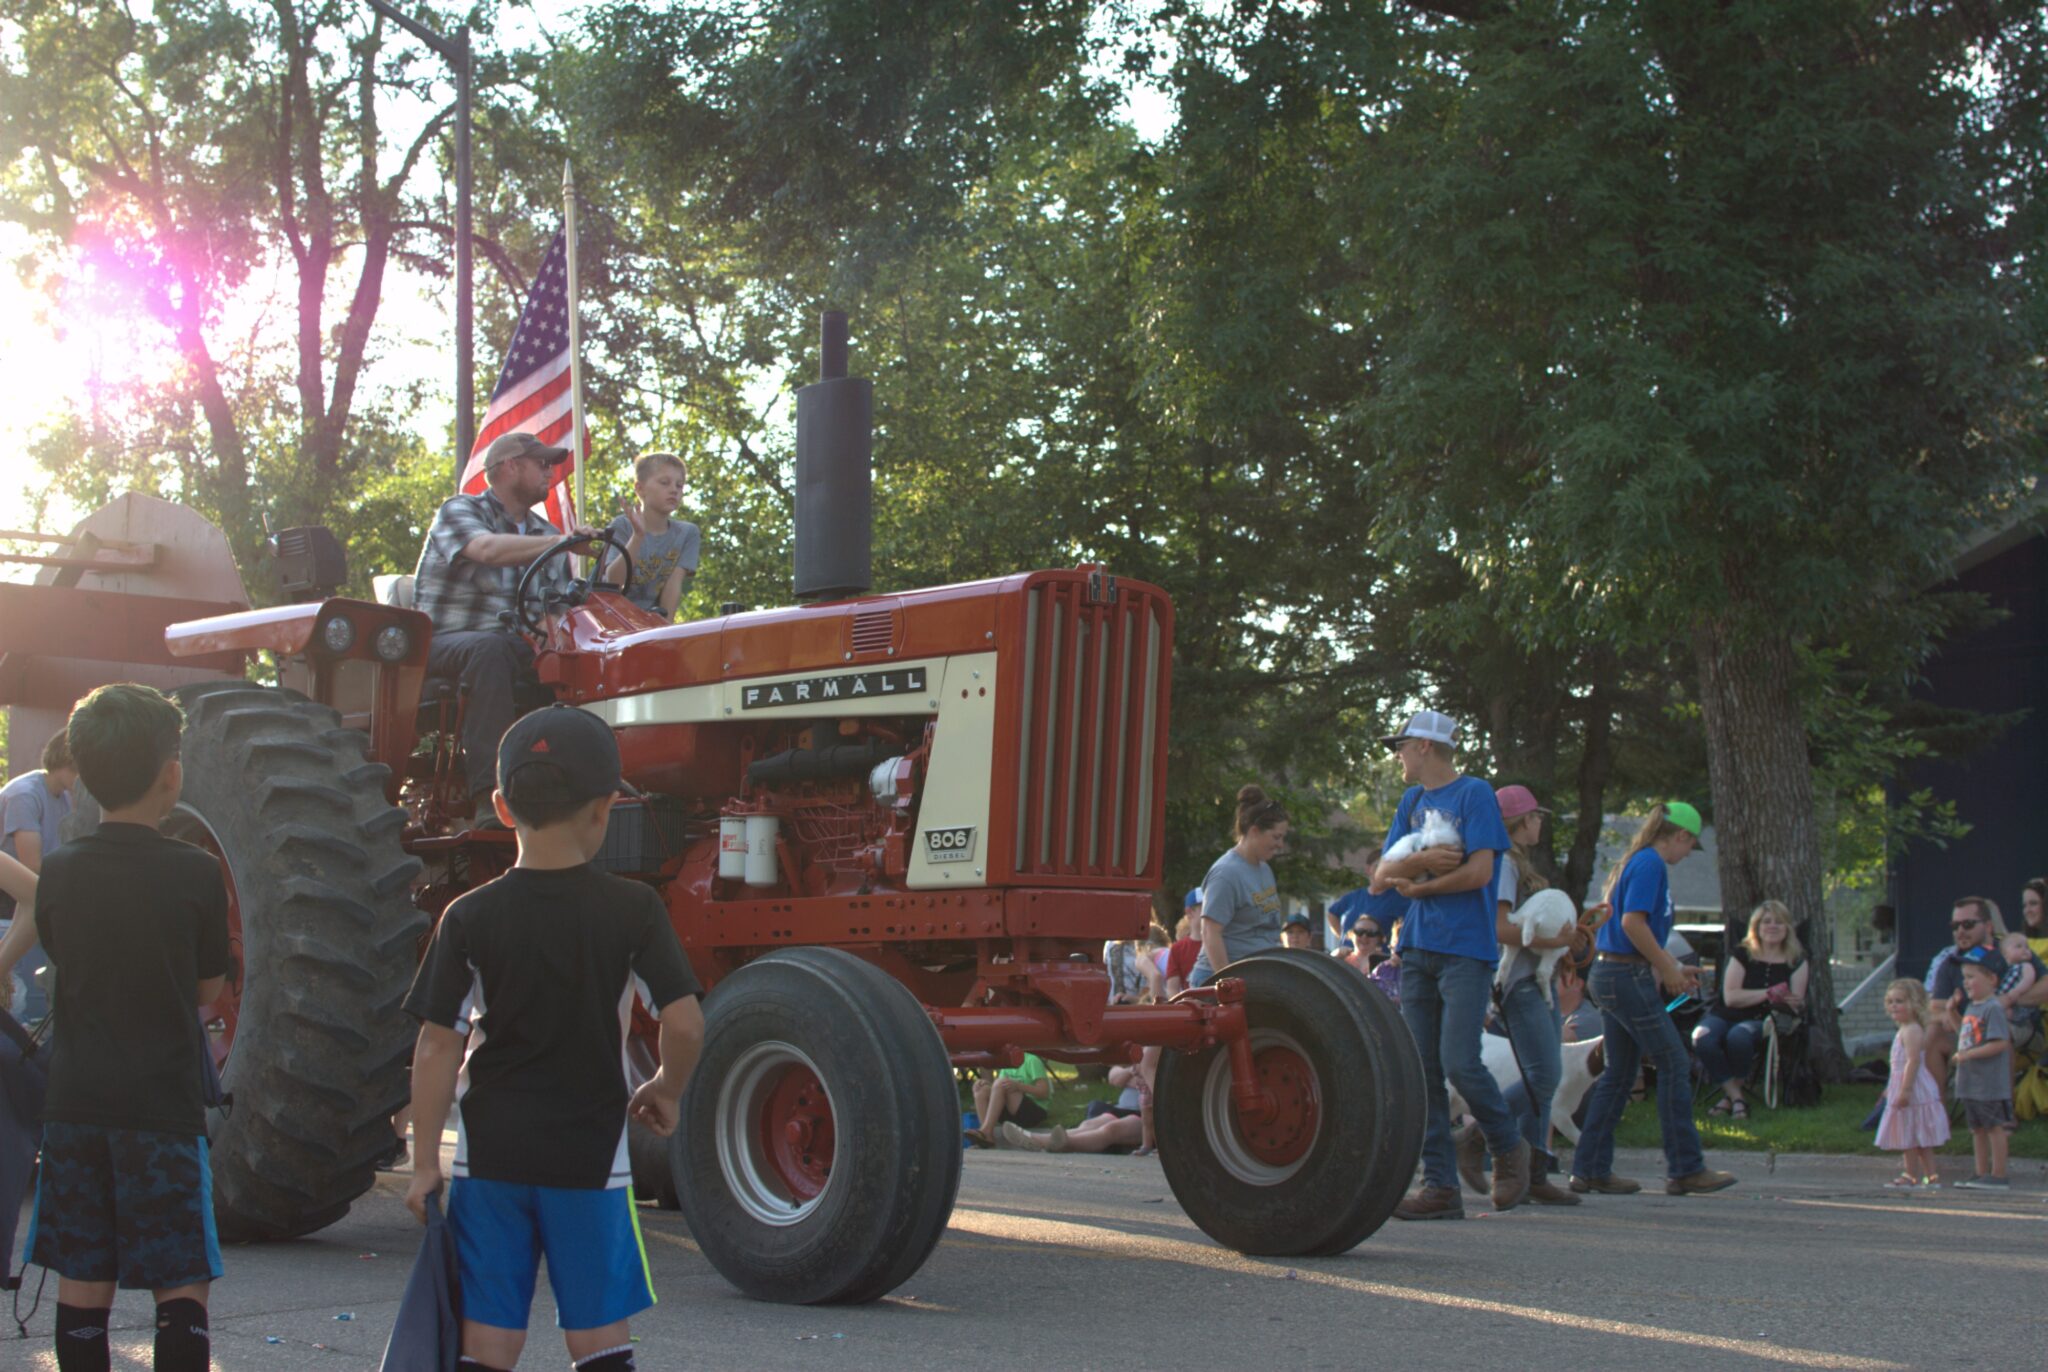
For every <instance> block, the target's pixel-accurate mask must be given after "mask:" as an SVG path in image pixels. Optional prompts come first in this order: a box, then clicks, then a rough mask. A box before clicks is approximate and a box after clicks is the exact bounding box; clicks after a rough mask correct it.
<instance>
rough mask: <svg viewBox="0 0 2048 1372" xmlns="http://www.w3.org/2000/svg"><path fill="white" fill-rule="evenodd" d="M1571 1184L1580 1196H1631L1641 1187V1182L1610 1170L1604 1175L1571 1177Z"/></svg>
mask: <svg viewBox="0 0 2048 1372" xmlns="http://www.w3.org/2000/svg"><path fill="white" fill-rule="evenodd" d="M1571 1185H1572V1190H1574V1191H1576V1192H1578V1193H1579V1194H1580V1195H1582V1196H1585V1195H1598V1196H1633V1195H1634V1194H1635V1193H1636V1192H1638V1191H1640V1190H1642V1189H1643V1184H1642V1183H1641V1182H1639V1181H1631V1180H1629V1179H1628V1178H1627V1177H1617V1176H1615V1175H1614V1174H1613V1173H1612V1172H1609V1173H1608V1174H1607V1175H1606V1176H1604V1177H1573V1178H1572V1182H1571Z"/></svg>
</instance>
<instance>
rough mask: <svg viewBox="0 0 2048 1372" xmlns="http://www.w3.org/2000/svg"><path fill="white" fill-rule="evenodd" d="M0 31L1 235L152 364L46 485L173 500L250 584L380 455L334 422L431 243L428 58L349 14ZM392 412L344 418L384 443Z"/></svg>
mask: <svg viewBox="0 0 2048 1372" xmlns="http://www.w3.org/2000/svg"><path fill="white" fill-rule="evenodd" d="M0 19H4V20H5V21H6V22H7V23H8V25H9V27H10V28H11V29H13V30H14V35H13V36H12V37H11V38H10V41H9V43H8V45H7V49H6V55H5V57H4V58H0V165H4V166H6V167H7V168H9V170H10V174H9V176H8V177H7V179H6V181H5V183H4V186H0V212H4V213H6V214H7V215H8V216H9V217H10V218H13V219H15V220H17V221H18V222H21V223H23V224H25V225H27V226H28V227H29V228H30V229H31V230H32V231H33V232H34V234H35V236H36V241H37V244H38V248H39V251H40V254H41V260H42V262H43V264H44V266H45V268H46V270H47V271H48V272H49V273H50V275H51V276H52V277H54V278H56V279H57V280H59V281H62V280H64V279H65V278H67V277H69V278H72V279H73V284H74V285H77V284H79V283H81V282H93V283H97V284H98V286H99V288H100V289H101V290H102V291H103V292H104V294H103V295H102V296H101V297H100V298H99V299H97V300H93V301H89V302H86V303H87V307H90V308H101V309H113V310H119V311H125V312H132V313H133V314H135V315H136V316H138V317H139V318H141V319H145V320H147V321H149V322H150V323H151V324H153V325H154V327H155V328H156V329H157V330H158V331H159V336H160V339H161V342H162V344H163V345H164V346H165V347H166V349H167V351H168V353H169V356H170V366H169V368H168V370H167V373H166V375H165V376H164V378H163V380H162V381H161V382H160V383H159V384H158V385H156V386H154V387H152V388H150V389H149V390H148V391H146V392H144V393H141V394H129V395H114V396H109V397H106V398H105V405H104V407H99V406H96V407H95V412H94V413H93V414H92V415H90V416H86V417H82V419H81V422H80V423H78V424H77V425H74V426H68V427H62V428H60V430H59V431H58V432H57V433H55V434H53V435H52V437H51V440H50V442H49V443H48V444H47V445H46V452H45V456H46V460H48V461H50V462H51V463H52V465H54V466H55V467H56V468H57V474H58V478H59V480H60V481H63V482H65V483H67V484H70V485H72V486H73V487H74V488H75V489H77V490H78V491H79V492H80V493H81V494H87V495H89V494H90V492H91V491H92V490H93V488H94V487H96V486H99V485H102V484H104V483H106V482H108V481H109V480H114V479H118V480H121V481H122V482H123V483H124V484H131V485H136V486H140V487H143V488H145V489H156V488H165V489H169V490H171V491H173V492H174V493H175V494H177V495H178V496H179V497H180V498H182V499H184V500H186V501H187V502H188V503H191V504H193V505H195V506H197V507H198V508H199V509H201V510H202V511H204V512H205V513H207V514H208V515H209V516H211V517H212V518H214V519H216V520H218V521H219V522H220V524H221V525H222V527H223V529H224V530H225V531H226V532H227V534H228V536H229V540H230V543H231V545H232V546H233V547H234V549H235V551H236V553H237V554H238V555H239V557H240V558H241V560H242V562H243V565H244V566H249V565H251V564H252V563H253V561H254V559H255V557H256V555H257V553H258V551H259V549H260V544H261V538H262V532H261V517H262V515H263V513H264V511H265V507H266V506H268V507H269V508H270V509H272V510H274V511H275V513H276V515H277V517H278V519H279V520H280V522H282V523H301V522H312V521H315V520H318V519H320V518H321V517H322V516H324V515H327V514H329V513H330V512H331V511H330V508H329V507H330V505H331V504H335V503H341V502H343V501H344V500H345V499H346V498H347V497H348V496H349V494H350V493H351V492H353V491H354V489H355V488H356V486H357V484H358V479H359V478H361V477H363V476H365V475H366V474H369V473H372V472H375V471H378V470H379V469H380V466H381V463H382V460H383V458H384V456H385V455H386V454H387V453H388V451H389V449H388V445H383V444H379V443H375V442H372V443H367V444H366V443H362V442H358V441H357V440H356V438H355V437H354V435H353V434H352V432H351V422H352V420H354V419H355V418H356V417H357V416H358V415H359V414H361V413H362V411H363V410H364V408H365V405H366V400H365V381H366V372H367V369H368V368H369V366H370V365H371V363H372V362H373V361H374V359H375V355H376V350H375V347H374V346H373V345H374V340H375V335H374V326H375V323H376V319H377V313H378V308H379V305H380V304H381V302H382V300H383V297H384V294H385V291H386V287H387V283H388V279H389V274H390V269H391V267H392V264H393V262H394V260H395V259H396V258H397V257H398V256H399V255H400V254H401V253H403V252H404V251H405V249H406V247H407V244H408V242H409V240H410V238H411V237H412V236H413V235H416V234H420V233H434V232H438V230H437V229H436V227H435V226H434V225H433V224H431V223H428V222H426V221H425V218H424V209H423V202H422V199H421V196H420V194H419V191H418V188H417V186H416V185H415V176H414V174H415V172H416V171H417V170H419V169H420V168H421V166H422V163H423V161H424V160H426V159H428V158H429V157H430V155H431V154H432V153H433V152H434V151H435V149H436V147H437V143H438V140H439V138H440V136H441V135H442V133H443V131H444V129H445V127H446V124H447V121H448V119H449V118H450V116H451V115H452V113H453V110H452V106H449V105H445V104H439V105H437V103H436V101H435V95H436V89H437V87H436V81H437V79H438V76H439V73H438V62H439V59H438V58H434V57H433V56H432V55H431V54H423V53H421V52H420V51H419V50H418V48H417V45H415V44H412V43H411V42H410V41H409V40H407V41H402V42H399V43H387V37H388V35H387V31H386V29H385V27H384V24H383V21H382V20H381V19H379V18H377V17H376V16H375V15H374V14H372V13H371V12H370V11H368V10H367V9H361V10H357V9H355V8H354V7H341V8H336V7H333V6H325V5H315V4H306V3H301V0H270V2H269V3H260V4H259V3H252V2H249V0H244V2H243V3H236V4H214V3H194V2H193V0H168V3H163V2H160V3H156V4H153V5H150V6H148V7H146V8H145V9H141V10H138V9H136V8H135V7H133V6H129V5H127V4H124V3H120V2H119V0H6V3H5V4H4V6H0ZM394 128H395V129H397V130H399V132H398V133H397V134H396V135H395V136H394V134H393V133H392V130H393V129H394ZM280 324H282V325H283V326H282V327H278V325H280ZM392 390H393V391H394V392H396V394H386V395H382V396H376V397H372V398H370V400H369V401H368V406H369V408H371V409H373V410H381V411H385V412H386V413H385V414H384V415H382V416H380V418H382V419H384V420H386V421H388V420H389V419H390V418H391V414H390V412H391V411H393V410H398V411H401V412H402V410H403V409H404V408H405V406H404V400H405V397H404V395H403V388H400V387H393V388H392ZM378 427H380V428H384V429H388V428H389V427H390V425H389V423H388V422H386V423H384V424H381V425H380V426H378Z"/></svg>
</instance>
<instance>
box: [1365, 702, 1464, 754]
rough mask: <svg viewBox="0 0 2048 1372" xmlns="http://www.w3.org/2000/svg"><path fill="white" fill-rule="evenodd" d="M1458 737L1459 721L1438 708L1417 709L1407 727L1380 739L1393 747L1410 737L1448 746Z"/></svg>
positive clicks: (1409, 719) (1410, 717) (1409, 718)
mask: <svg viewBox="0 0 2048 1372" xmlns="http://www.w3.org/2000/svg"><path fill="white" fill-rule="evenodd" d="M1457 737H1458V721H1457V720H1455V719H1452V718H1451V717H1450V716H1449V715H1447V714H1443V713H1441V712H1440V711H1437V710H1417V711H1416V712H1415V713H1414V714H1412V715H1410V716H1409V717H1408V724H1407V727H1406V728H1404V729H1402V730H1401V732H1400V733H1398V734H1390V735H1388V736H1387V737H1386V738H1383V739H1381V740H1380V742H1381V743H1383V744H1385V745H1386V746H1387V747H1389V748H1392V747H1396V746H1398V745H1399V744H1400V742H1401V740H1403V739H1408V738H1420V739H1427V740H1428V741H1429V742H1431V743H1441V744H1444V745H1446V746H1449V745H1451V744H1452V743H1455V742H1456V740H1457Z"/></svg>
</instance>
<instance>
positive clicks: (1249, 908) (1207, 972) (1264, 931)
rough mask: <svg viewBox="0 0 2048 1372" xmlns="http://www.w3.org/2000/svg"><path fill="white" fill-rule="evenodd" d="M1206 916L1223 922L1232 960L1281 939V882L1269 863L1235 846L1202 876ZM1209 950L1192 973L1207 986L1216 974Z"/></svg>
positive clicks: (1225, 945)
mask: <svg viewBox="0 0 2048 1372" xmlns="http://www.w3.org/2000/svg"><path fill="white" fill-rule="evenodd" d="M1202 918H1204V919H1213V920H1215V921H1216V922H1217V923H1218V924H1221V925H1222V926H1223V951H1224V953H1225V954H1227V955H1228V956H1229V958H1230V960H1231V961H1232V962H1235V961H1237V960H1238V959H1239V958H1241V957H1244V956H1246V955H1247V954H1250V953H1256V952H1258V951H1259V949H1261V948H1273V947H1277V946H1278V945H1279V943H1280V886H1279V883H1278V882H1276V881H1275V880H1274V879H1273V869H1272V867H1271V866H1269V865H1268V864H1266V863H1263V862H1261V863H1256V864H1254V863H1250V862H1246V861H1245V860H1244V859H1243V858H1241V857H1239V856H1238V855H1237V849H1235V848H1232V849H1231V850H1230V851H1229V852H1227V853H1225V854H1224V855H1223V856H1222V857H1220V858H1217V859H1216V865H1215V866H1213V867H1211V868H1210V869H1209V875H1208V876H1206V877H1204V878H1202ZM1215 972H1216V969H1215V968H1213V967H1211V966H1210V965H1209V951H1208V949H1206V948H1205V949H1203V950H1202V954H1201V956H1200V957H1197V958H1196V959H1195V968H1194V970H1193V971H1192V972H1190V973H1188V984H1189V985H1190V986H1204V985H1207V984H1208V981H1209V978H1210V977H1212V976H1213V975H1215Z"/></svg>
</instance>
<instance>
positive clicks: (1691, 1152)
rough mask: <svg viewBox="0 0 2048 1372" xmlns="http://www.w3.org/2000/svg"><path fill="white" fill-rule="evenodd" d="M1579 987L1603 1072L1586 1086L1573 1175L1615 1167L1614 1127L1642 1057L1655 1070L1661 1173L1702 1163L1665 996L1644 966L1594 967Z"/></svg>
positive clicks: (1681, 1047)
mask: <svg viewBox="0 0 2048 1372" xmlns="http://www.w3.org/2000/svg"><path fill="white" fill-rule="evenodd" d="M1586 991H1587V993H1588V994H1589V995H1591V996H1592V997H1593V1003H1594V1004H1596V1005H1598V1006H1599V1007H1600V1024H1601V1030H1602V1032H1603V1033H1604V1034H1606V1036H1607V1037H1606V1043H1605V1047H1606V1056H1607V1069H1606V1070H1605V1071H1603V1072H1602V1073H1601V1074H1600V1080H1599V1081H1597V1082H1594V1083H1593V1098H1592V1100H1591V1101H1590V1102H1589V1103H1588V1104H1587V1106H1586V1127H1585V1128H1584V1129H1583V1130H1581V1131H1580V1133H1579V1147H1578V1151H1577V1152H1576V1153H1575V1154H1573V1156H1572V1175H1573V1176H1578V1177H1588V1178H1593V1177H1605V1176H1609V1175H1612V1173H1613V1172H1614V1127H1615V1126H1616V1125H1617V1124H1619V1123H1621V1112H1622V1110H1623V1109H1624V1108H1626V1107H1627V1105H1628V1093H1629V1091H1630V1090H1631V1089H1632V1088H1633V1087H1634V1086H1635V1083H1636V1072H1637V1070H1638V1069H1640V1068H1641V1066H1642V1064H1643V1059H1644V1058H1648V1059H1649V1060H1650V1062H1651V1064H1652V1065H1653V1066H1655V1067H1656V1069H1657V1123H1658V1125H1659V1126H1660V1127H1661V1128H1662V1130H1663V1134H1664V1165H1665V1175H1666V1176H1669V1177H1689V1176H1691V1175H1692V1174H1693V1173H1695V1172H1697V1171H1700V1170H1701V1169H1702V1168H1704V1167H1705V1166H1706V1165H1707V1159H1706V1154H1705V1153H1703V1152H1702V1151H1701V1149H1700V1131H1699V1130H1698V1129H1697V1128H1695V1127H1694V1126H1693V1122H1692V1061H1691V1059H1689V1058H1688V1057H1686V1054H1685V1043H1684V1041H1683V1040H1681V1039H1680V1038H1679V1037H1678V1026H1677V1025H1675V1024H1673V1023H1672V1022H1671V1016H1670V1015H1669V1014H1667V1013H1666V1012H1665V1009H1664V993H1663V992H1662V991H1661V990H1659V989H1658V986H1657V974H1656V973H1655V972H1654V971H1652V970H1651V968H1650V965H1649V964H1648V963H1633V962H1607V961H1604V960H1603V961H1600V962H1596V963H1594V964H1593V969H1592V971H1591V973H1590V974H1588V976H1587V978H1586Z"/></svg>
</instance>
